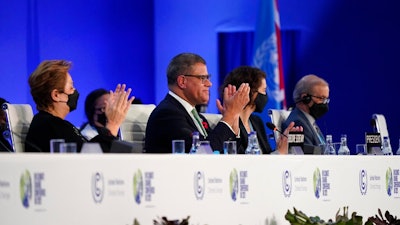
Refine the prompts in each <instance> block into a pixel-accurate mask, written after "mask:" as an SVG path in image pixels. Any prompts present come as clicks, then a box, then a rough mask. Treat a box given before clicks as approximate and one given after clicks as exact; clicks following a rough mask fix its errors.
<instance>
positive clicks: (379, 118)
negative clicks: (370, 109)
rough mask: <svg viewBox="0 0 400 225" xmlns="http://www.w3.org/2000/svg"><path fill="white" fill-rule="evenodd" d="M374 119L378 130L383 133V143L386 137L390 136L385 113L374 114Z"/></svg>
mask: <svg viewBox="0 0 400 225" xmlns="http://www.w3.org/2000/svg"><path fill="white" fill-rule="evenodd" d="M372 119H373V120H374V122H375V130H376V132H378V133H380V134H381V143H382V144H383V139H384V137H389V132H388V129H387V125H386V119H385V116H384V115H383V114H373V115H372Z"/></svg>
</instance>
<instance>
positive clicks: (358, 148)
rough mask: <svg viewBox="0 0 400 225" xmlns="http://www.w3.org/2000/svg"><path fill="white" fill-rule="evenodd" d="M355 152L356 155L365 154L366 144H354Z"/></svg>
mask: <svg viewBox="0 0 400 225" xmlns="http://www.w3.org/2000/svg"><path fill="white" fill-rule="evenodd" d="M356 154H357V155H367V146H366V144H356Z"/></svg>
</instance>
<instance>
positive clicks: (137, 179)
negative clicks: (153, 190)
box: [133, 169, 143, 204]
mask: <svg viewBox="0 0 400 225" xmlns="http://www.w3.org/2000/svg"><path fill="white" fill-rule="evenodd" d="M142 196H143V175H142V171H141V170H140V169H139V170H137V171H136V173H135V174H134V175H133V197H134V198H135V202H136V203H137V204H140V202H141V200H142Z"/></svg>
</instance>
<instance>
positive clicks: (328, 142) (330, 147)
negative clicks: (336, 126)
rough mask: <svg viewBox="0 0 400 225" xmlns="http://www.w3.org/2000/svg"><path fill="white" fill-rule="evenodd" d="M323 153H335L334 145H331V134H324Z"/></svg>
mask: <svg viewBox="0 0 400 225" xmlns="http://www.w3.org/2000/svg"><path fill="white" fill-rule="evenodd" d="M324 155H336V151H335V147H333V143H332V135H330V134H327V135H326V145H325V150H324Z"/></svg>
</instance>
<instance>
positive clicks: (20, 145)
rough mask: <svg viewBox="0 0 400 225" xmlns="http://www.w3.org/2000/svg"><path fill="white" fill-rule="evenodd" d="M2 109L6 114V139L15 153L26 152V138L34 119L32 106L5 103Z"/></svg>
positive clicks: (4, 133)
mask: <svg viewBox="0 0 400 225" xmlns="http://www.w3.org/2000/svg"><path fill="white" fill-rule="evenodd" d="M2 109H3V110H4V112H5V114H6V131H4V132H3V136H4V138H5V139H6V140H8V142H9V143H10V145H11V147H12V150H13V151H14V152H24V151H25V138H26V135H27V134H28V130H29V126H30V124H31V122H32V118H33V111H32V107H31V105H29V104H10V103H4V104H3V105H2Z"/></svg>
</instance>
